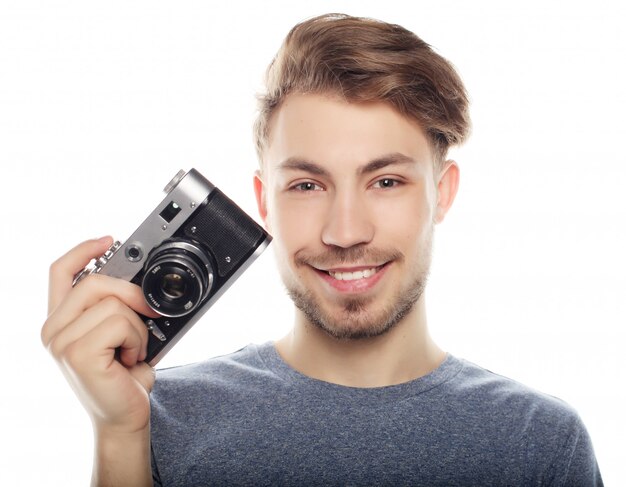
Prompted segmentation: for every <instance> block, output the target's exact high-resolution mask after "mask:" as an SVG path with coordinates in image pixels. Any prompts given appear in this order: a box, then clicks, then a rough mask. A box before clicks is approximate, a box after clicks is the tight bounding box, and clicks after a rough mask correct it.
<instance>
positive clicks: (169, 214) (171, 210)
mask: <svg viewBox="0 0 626 487" xmlns="http://www.w3.org/2000/svg"><path fill="white" fill-rule="evenodd" d="M179 212H180V206H178V205H177V204H176V203H174V202H173V201H172V202H170V204H169V205H167V206H166V207H165V209H164V210H163V211H162V212H161V213H159V215H160V216H161V218H163V219H164V220H165V221H166V222H167V223H169V222H171V221H172V220H173V219H174V217H175V216H176V215H178V213H179Z"/></svg>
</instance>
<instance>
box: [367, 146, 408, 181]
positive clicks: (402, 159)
mask: <svg viewBox="0 0 626 487" xmlns="http://www.w3.org/2000/svg"><path fill="white" fill-rule="evenodd" d="M395 164H415V159H413V158H411V157H409V156H407V155H404V154H402V153H400V152H392V153H391V154H385V155H384V156H381V157H377V158H376V159H374V160H372V161H370V162H368V163H367V164H365V165H364V166H361V167H359V174H361V175H363V174H369V173H372V172H376V171H378V170H379V169H383V168H385V167H387V166H392V165H395Z"/></svg>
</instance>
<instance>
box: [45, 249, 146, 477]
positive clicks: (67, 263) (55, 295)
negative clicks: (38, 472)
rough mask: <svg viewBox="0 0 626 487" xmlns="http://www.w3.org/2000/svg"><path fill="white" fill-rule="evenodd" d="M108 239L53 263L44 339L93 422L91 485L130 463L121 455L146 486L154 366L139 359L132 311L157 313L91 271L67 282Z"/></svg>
mask: <svg viewBox="0 0 626 487" xmlns="http://www.w3.org/2000/svg"><path fill="white" fill-rule="evenodd" d="M111 243H112V240H111V238H110V237H105V238H102V239H100V240H89V241H86V242H83V243H81V244H80V245H78V246H77V247H75V248H74V249H72V250H70V251H69V252H68V253H67V254H65V255H64V256H63V257H61V258H60V259H58V260H57V261H56V262H54V263H53V264H52V266H51V267H50V287H49V297H48V319H47V320H46V322H45V324H44V326H43V328H42V331H41V339H42V341H43V344H44V345H45V346H46V348H47V349H48V350H49V351H50V353H51V354H52V355H53V357H54V358H55V359H56V361H57V362H58V364H59V366H60V368H61V369H62V371H63V373H64V374H65V377H66V378H67V380H68V382H69V383H70V384H71V386H72V388H73V389H74V391H75V392H76V395H77V396H78V398H79V399H80V400H81V402H82V403H83V405H84V406H85V408H86V409H87V412H88V413H89V416H90V417H91V419H92V422H93V425H94V431H95V435H96V464H95V465H94V483H96V484H103V485H104V484H106V483H108V482H107V481H103V480H102V479H101V477H102V474H106V475H107V476H108V474H109V473H114V472H117V473H122V472H123V471H124V470H125V466H126V465H125V463H128V464H129V465H128V466H129V467H133V466H132V465H130V462H125V460H126V459H127V460H131V459H133V461H134V462H135V465H134V468H135V469H137V471H138V472H139V473H140V474H141V475H142V476H141V477H136V476H134V475H132V474H130V473H129V472H127V473H126V474H125V475H128V476H127V477H126V480H131V479H133V478H134V479H135V481H138V480H139V479H142V482H141V483H144V482H143V479H144V477H145V474H146V472H148V473H149V472H150V462H149V422H150V401H149V393H150V390H151V389H152V386H153V384H154V370H153V369H152V368H151V367H150V366H149V365H148V364H146V363H145V362H143V360H144V359H145V357H146V347H147V342H148V331H147V328H146V326H145V324H144V323H143V322H142V320H141V319H140V318H139V316H137V314H136V312H138V313H141V314H144V315H147V316H156V315H155V313H154V312H153V311H152V310H150V308H149V307H148V306H147V304H146V303H145V300H144V297H143V294H142V292H141V289H140V288H139V287H138V286H136V285H134V284H131V283H129V282H127V281H124V280H121V279H115V278H112V277H109V276H104V275H97V274H94V275H90V276H87V277H86V278H85V279H82V280H81V281H80V282H79V283H78V284H77V285H76V286H75V287H72V280H73V277H74V275H75V274H76V273H77V272H78V271H80V270H81V269H83V268H84V267H85V265H87V264H88V263H89V261H90V260H91V259H92V258H96V257H99V256H100V255H102V254H103V253H104V252H105V251H106V250H107V249H108V248H109V246H110V245H111ZM117 349H119V350H120V352H119V355H118V358H119V360H118V359H116V350H117ZM116 448H117V452H118V453H116ZM129 448H131V449H133V448H135V449H136V451H135V452H133V451H129ZM118 454H119V455H120V457H119V458H116V457H117V455H118ZM124 456H125V457H126V458H124ZM137 457H139V458H137ZM119 462H122V463H121V464H120V463H119ZM96 477H98V478H96ZM109 480H111V479H109ZM131 481H132V480H131ZM128 485H131V484H128ZM135 485H140V484H139V483H136V484H135Z"/></svg>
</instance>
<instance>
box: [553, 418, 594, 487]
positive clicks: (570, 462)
mask: <svg viewBox="0 0 626 487" xmlns="http://www.w3.org/2000/svg"><path fill="white" fill-rule="evenodd" d="M560 460H561V462H560V465H559V468H558V469H557V475H556V480H557V482H556V485H559V486H567V487H578V486H580V487H587V486H588V487H602V486H603V485H604V483H603V481H602V476H601V475H600V469H599V467H598V462H597V460H596V456H595V453H594V451H593V445H592V443H591V438H590V437H589V433H588V432H587V429H586V428H585V425H584V424H583V423H582V421H581V419H580V418H579V417H578V415H576V417H575V421H574V424H573V427H572V431H571V434H570V435H569V437H568V440H567V443H566V445H565V448H564V451H563V455H562V456H561V459H560ZM559 470H560V473H559V472H558V471H559Z"/></svg>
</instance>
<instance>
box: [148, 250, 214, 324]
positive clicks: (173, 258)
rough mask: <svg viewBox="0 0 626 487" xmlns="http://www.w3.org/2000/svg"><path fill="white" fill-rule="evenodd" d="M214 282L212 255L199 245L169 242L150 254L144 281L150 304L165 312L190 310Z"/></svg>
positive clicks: (177, 314)
mask: <svg viewBox="0 0 626 487" xmlns="http://www.w3.org/2000/svg"><path fill="white" fill-rule="evenodd" d="M212 283H213V269H212V267H211V264H210V259H209V257H208V255H207V253H206V252H205V251H203V250H202V248H201V247H200V246H199V245H195V244H193V243H191V242H188V241H174V242H168V243H165V244H163V245H161V246H160V247H158V248H157V249H155V250H154V251H153V252H152V254H151V255H150V257H149V258H148V260H147V262H146V266H145V273H144V276H143V280H142V283H141V287H142V289H143V293H144V296H145V298H146V301H147V303H148V305H149V306H150V307H151V308H152V309H153V310H155V311H156V312H157V313H159V314H161V315H163V316H169V317H177V316H184V315H186V314H189V313H191V312H192V311H193V310H194V309H196V308H197V307H198V305H199V304H200V303H201V302H202V301H203V299H204V298H205V297H206V296H207V294H208V292H209V290H210V289H211V285H212Z"/></svg>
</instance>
